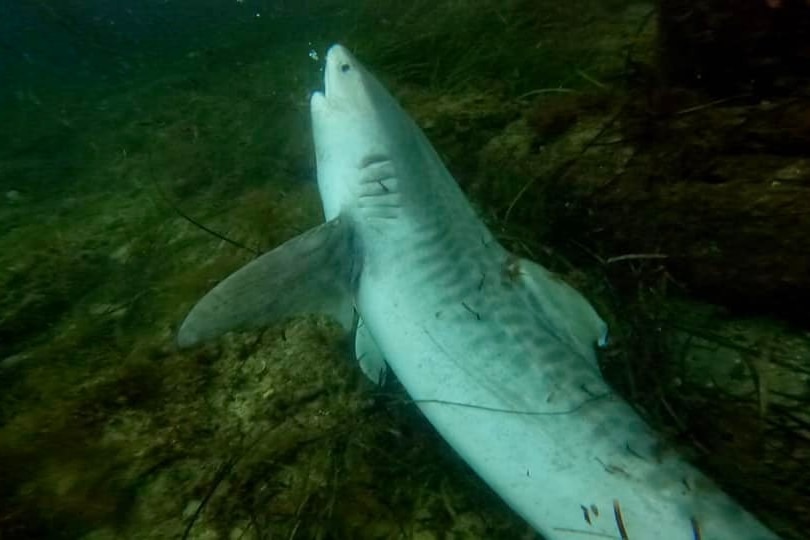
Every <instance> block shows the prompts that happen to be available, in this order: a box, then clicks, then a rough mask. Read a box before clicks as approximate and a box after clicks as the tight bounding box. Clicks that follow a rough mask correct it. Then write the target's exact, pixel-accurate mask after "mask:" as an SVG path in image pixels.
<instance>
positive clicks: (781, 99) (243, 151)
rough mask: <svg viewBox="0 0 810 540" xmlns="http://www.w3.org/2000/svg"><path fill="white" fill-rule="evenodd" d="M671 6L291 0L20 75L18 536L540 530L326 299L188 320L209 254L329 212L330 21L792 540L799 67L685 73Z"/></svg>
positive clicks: (803, 325)
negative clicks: (129, 62) (130, 72)
mask: <svg viewBox="0 0 810 540" xmlns="http://www.w3.org/2000/svg"><path fill="white" fill-rule="evenodd" d="M54 5H56V4H54ZM702 5H703V4H701V6H702ZM654 7H655V6H653V5H648V4H635V3H627V2H620V1H615V2H614V1H611V2H585V1H579V2H574V3H570V4H569V3H564V2H557V3H549V4H546V3H542V4H540V3H537V2H529V1H508V2H497V1H494V0H492V1H490V0H484V1H478V2H466V1H459V2H428V1H427V0H417V1H414V2H408V3H403V2H397V1H394V0H376V1H372V0H368V1H363V2H358V3H357V5H353V6H352V8H351V9H347V8H346V6H345V5H344V4H343V3H341V2H326V1H324V2H301V3H286V4H285V6H284V7H283V9H279V11H278V12H275V13H274V15H273V17H272V18H271V17H266V23H264V24H266V25H267V26H264V27H262V28H261V31H254V32H250V33H246V34H240V33H239V32H234V33H233V34H229V35H224V36H219V37H220V38H222V41H221V42H218V41H213V40H212V41H211V42H209V43H208V44H206V45H203V46H199V47H198V48H197V49H195V50H194V51H192V53H193V54H190V55H187V54H186V52H185V51H183V54H178V55H177V56H174V57H171V54H170V52H166V56H167V58H166V59H165V62H164V63H162V64H160V65H159V66H157V67H155V68H154V70H153V71H149V70H146V71H142V72H141V73H140V74H139V76H138V77H134V78H133V81H132V82H131V83H130V84H129V85H127V86H124V87H121V86H119V87H116V88H114V89H105V88H103V87H98V88H92V89H85V92H84V93H77V92H74V91H73V89H71V91H70V92H67V93H65V94H64V95H62V94H60V93H59V91H58V89H50V90H49V91H38V92H36V93H35V97H36V99H34V98H33V97H31V96H30V95H28V94H25V95H24V96H23V97H21V99H22V101H20V105H19V109H15V110H14V111H10V112H9V114H8V115H7V116H5V119H6V121H7V122H9V123H8V126H9V129H8V130H4V133H3V134H2V137H1V138H0V139H1V140H2V150H0V188H2V193H0V268H1V269H2V271H0V291H1V292H0V537H2V538H4V539H6V538H8V539H32V538H86V539H92V540H97V539H106V538H130V537H146V538H289V539H308V538H321V539H327V538H334V539H338V538H419V539H432V538H488V539H497V538H503V539H510V540H513V539H515V538H534V537H536V535H535V534H534V533H532V532H531V531H530V530H529V529H528V527H527V526H526V525H525V524H524V523H522V522H521V520H520V519H519V518H517V517H515V516H514V515H513V514H512V513H511V512H510V511H509V509H508V508H507V507H506V506H505V505H504V504H503V503H502V502H501V501H500V500H499V499H498V498H497V497H496V496H495V495H494V494H493V493H491V492H490V491H489V490H488V489H487V488H486V487H485V486H484V485H483V484H482V483H481V482H480V481H479V480H478V479H477V478H476V477H475V476H474V475H473V474H472V473H471V472H470V471H469V470H468V469H467V468H466V467H465V466H464V465H463V464H461V463H460V462H459V460H458V459H457V458H456V456H454V454H453V453H452V451H451V450H450V449H449V448H448V447H447V446H446V445H445V444H443V443H442V442H441V440H440V439H439V437H438V436H437V435H436V434H435V433H434V432H433V431H432V430H431V429H430V427H429V425H428V424H427V423H426V422H425V421H424V419H422V418H421V417H420V415H419V414H418V412H417V411H416V409H415V407H414V406H413V404H411V403H409V402H408V400H407V399H406V396H405V394H404V393H403V392H402V391H401V389H400V388H399V387H398V386H397V385H396V383H395V382H392V383H391V384H390V385H389V386H386V387H384V388H382V389H374V388H372V387H371V385H370V384H368V382H367V381H366V380H365V379H364V378H363V377H362V375H360V374H359V372H358V370H357V369H356V366H354V365H353V363H352V362H350V361H348V360H347V358H348V355H347V354H346V350H347V344H346V343H345V342H344V338H343V336H342V335H341V332H340V331H339V330H338V329H337V328H336V327H335V326H334V324H333V323H331V322H330V321H326V320H322V319H315V318H302V319H297V320H294V321H291V322H289V323H287V324H284V325H281V326H278V327H273V328H269V329H267V330H265V331H263V332H255V333H246V334H240V335H233V336H231V337H229V338H227V339H225V340H222V341H221V342H218V343H217V344H214V345H208V346H205V347H202V348H200V349H197V350H193V351H184V352H179V351H177V350H176V349H175V348H174V346H173V343H172V339H173V335H174V332H175V330H176V328H177V325H178V324H179V322H180V321H181V320H182V317H183V315H184V314H185V312H186V311H187V309H188V307H189V306H190V305H191V303H192V302H193V301H194V300H195V299H196V298H197V297H198V296H199V295H200V294H201V293H202V292H203V291H205V290H207V289H208V288H209V287H210V286H211V285H212V284H213V283H214V282H215V281H216V280H217V279H219V278H220V277H221V276H223V275H227V274H228V273H229V272H230V271H232V270H233V269H235V268H237V267H239V266H240V265H242V264H244V263H245V262H246V261H248V260H250V259H251V258H252V257H254V256H255V254H254V253H253V252H252V251H264V250H266V249H268V248H270V247H273V246H275V245H277V244H279V243H281V242H282V241H284V240H286V239H288V238H290V237H292V236H294V235H296V234H298V233H300V232H302V231H304V230H306V229H308V228H309V227H311V226H312V225H314V224H316V223H318V222H319V221H320V220H321V215H320V209H319V204H318V200H317V194H316V192H315V189H314V185H313V184H312V178H313V175H314V164H313V161H312V156H311V151H312V150H311V142H310V134H309V131H308V130H309V127H308V123H309V113H308V102H307V95H308V92H309V91H310V90H312V89H313V88H317V86H318V85H319V83H318V81H319V78H320V74H319V73H318V70H317V65H316V64H314V63H313V62H312V60H310V59H309V58H308V57H307V52H308V50H309V49H310V48H313V49H316V50H318V51H323V48H324V46H325V45H326V44H328V43H331V42H333V41H338V40H340V41H343V42H345V43H346V44H347V45H350V46H351V47H352V49H354V50H356V51H357V53H358V55H362V57H363V58H364V59H367V60H368V62H369V64H370V65H371V67H372V68H373V69H374V71H375V73H377V74H379V75H380V76H381V77H382V78H384V79H385V81H386V84H387V85H388V86H389V87H390V88H391V89H392V90H394V92H395V93H396V94H397V95H398V96H399V97H400V98H401V100H402V101H403V103H404V105H405V106H406V107H407V108H408V110H409V112H411V113H412V115H413V116H414V118H415V119H416V120H417V122H418V123H419V124H420V125H421V126H423V127H424V129H425V131H426V132H427V134H428V136H429V137H430V139H431V141H432V142H433V143H434V145H435V146H436V147H437V149H438V150H439V152H440V153H441V154H442V157H443V159H445V160H446V162H447V163H448V165H449V167H450V169H451V170H452V172H453V173H454V176H456V177H457V178H458V179H459V181H460V182H461V184H462V187H463V188H464V189H465V191H466V192H467V194H468V195H469V197H470V198H471V200H472V201H473V202H474V204H475V205H476V207H477V208H478V209H479V211H480V213H481V215H482V216H484V217H485V219H486V220H487V222H488V224H489V226H490V227H491V228H492V229H493V231H497V234H498V235H499V238H501V240H502V241H503V243H504V244H505V245H508V246H509V247H510V249H512V250H513V251H515V252H516V253H520V254H522V255H526V256H529V257H530V258H533V259H536V260H539V261H541V262H542V263H543V264H544V265H546V266H547V267H549V268H551V269H553V270H555V271H557V272H559V273H560V274H562V275H564V276H565V277H566V279H568V280H570V281H571V282H573V283H575V284H576V285H577V286H578V287H580V288H581V289H583V290H585V291H587V292H588V296H589V298H591V299H593V300H594V302H595V304H596V305H597V306H598V308H599V311H600V313H603V314H604V315H605V316H606V318H607V319H608V322H609V323H610V326H611V329H612V334H613V337H614V341H613V345H612V347H611V349H609V350H608V351H607V353H606V355H605V357H604V358H602V361H601V364H602V368H603V371H604V373H605V374H606V377H607V378H608V379H609V380H610V382H611V383H612V384H614V385H615V386H616V387H618V388H619V389H620V390H621V391H622V393H623V394H624V395H625V396H626V397H627V398H628V399H630V400H631V401H633V402H634V403H636V404H637V405H638V407H639V409H640V410H641V411H642V412H643V413H644V414H645V416H646V417H647V418H648V420H650V421H651V423H653V424H654V425H655V426H657V427H658V428H659V429H660V430H661V431H662V432H664V433H666V434H668V436H669V437H670V438H671V440H672V441H673V443H675V444H676V445H678V447H679V448H681V449H682V450H684V451H685V452H687V453H688V455H689V456H690V457H691V458H692V459H694V460H695V461H696V462H697V463H698V464H699V465H700V466H701V467H702V468H703V469H704V470H706V471H707V472H708V474H709V475H711V476H713V477H714V478H716V479H717V480H718V482H719V483H721V484H722V485H723V487H724V488H725V489H726V490H727V491H729V492H730V493H731V494H732V495H733V496H734V497H735V498H737V499H738V500H740V501H741V502H742V503H743V504H745V505H746V507H747V508H749V509H750V510H752V511H753V512H755V513H756V514H757V515H758V516H759V517H760V518H761V519H763V520H764V521H766V522H767V523H768V524H769V525H770V526H771V527H773V528H774V529H775V530H778V531H779V532H780V533H781V534H783V535H784V536H785V538H796V539H799V538H803V534H805V533H803V531H806V530H807V529H808V528H810V522H808V517H807V516H810V512H808V511H807V510H808V506H810V505H808V501H810V492H808V488H807V486H810V478H808V470H810V450H809V449H810V415H808V407H809V406H810V363H809V362H810V360H808V359H809V358H810V337H808V334H807V330H808V320H807V318H806V310H803V309H801V306H803V305H804V304H806V300H807V299H808V291H810V288H809V287H808V281H807V279H808V278H807V276H810V272H808V268H810V267H809V266H808V264H807V254H808V253H810V251H809V250H807V244H806V241H805V240H804V239H805V238H806V237H807V234H806V233H807V225H808V223H807V216H808V214H807V212H806V210H805V209H804V208H802V206H801V201H803V200H806V199H807V195H808V180H807V179H808V173H807V171H808V170H810V169H808V166H810V162H808V156H807V150H806V148H807V146H806V144H805V143H806V142H807V137H808V129H807V127H808V125H810V124H807V122H806V120H807V118H810V116H808V108H807V96H806V94H803V93H802V90H801V88H803V87H802V86H801V85H800V84H798V83H797V84H793V85H791V84H790V83H791V74H792V73H794V72H792V71H790V70H788V71H787V72H786V73H783V74H782V75H781V77H783V78H784V81H785V82H784V83H783V84H780V85H777V88H778V89H779V92H774V93H769V94H767V95H765V96H764V98H763V96H762V95H760V94H759V93H761V92H763V90H761V89H760V87H757V88H755V89H753V90H752V89H749V88H737V87H735V88H734V89H733V91H732V92H728V93H722V92H721V93H720V94H718V93H717V90H716V89H715V88H710V89H708V90H707V89H705V88H702V87H701V86H700V85H695V84H693V83H692V82H691V81H690V83H689V84H685V83H684V82H681V81H680V80H679V79H677V78H673V77H671V75H668V72H667V71H666V69H667V68H666V63H664V64H660V63H659V56H658V55H659V52H661V51H659V49H658V47H659V45H658V43H660V42H659V41H658V35H659V28H660V26H659V25H660V23H658V22H657V21H656V13H655V12H654V11H653V10H654ZM57 8H59V6H57ZM302 28H305V29H306V28H308V29H309V30H308V31H307V32H302V30H301V29H302ZM270 30H272V31H270ZM309 42H311V44H310V43H309ZM661 46H663V45H661ZM797 54H798V53H797ZM664 56H666V55H664ZM795 76H796V77H799V76H800V74H798V73H796V75H795ZM798 80H801V79H793V82H797V81H798ZM785 88H793V89H794V90H791V91H787V92H786V91H784V89H785ZM744 92H748V95H746V96H744V97H740V98H738V97H736V96H737V94H738V93H744ZM752 92H753V93H752ZM25 96H28V97H25ZM37 101H38V102H40V104H39V105H38V104H37ZM774 126H777V127H774ZM12 192H14V193H12ZM15 193H16V194H15ZM177 209H179V210H181V211H182V212H183V213H185V214H187V215H189V216H192V217H193V218H194V219H195V220H196V221H199V222H200V223H203V224H205V225H206V226H207V227H210V228H212V229H214V230H216V231H217V232H219V233H221V234H223V235H225V236H227V237H228V238H231V239H234V240H237V241H238V242H239V243H241V244H242V245H244V246H246V247H247V248H249V249H241V248H237V247H234V246H232V245H231V244H228V243H227V242H225V241H223V240H221V239H219V238H215V237H212V236H210V235H209V234H207V233H205V232H204V231H201V230H200V229H198V228H197V227H195V226H194V225H192V224H190V223H189V222H188V221H186V220H185V219H183V218H182V217H180V216H179V215H178V213H177V211H176V210H177ZM797 308H798V309H797Z"/></svg>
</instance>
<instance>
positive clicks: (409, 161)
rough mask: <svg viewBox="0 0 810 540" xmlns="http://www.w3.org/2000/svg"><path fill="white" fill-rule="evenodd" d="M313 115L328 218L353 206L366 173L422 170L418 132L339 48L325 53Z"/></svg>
mask: <svg viewBox="0 0 810 540" xmlns="http://www.w3.org/2000/svg"><path fill="white" fill-rule="evenodd" d="M311 113H312V128H313V135H314V140H315V154H316V160H317V167H318V188H319V190H320V194H321V199H322V203H323V208H324V214H325V217H326V219H327V220H329V219H333V218H335V217H337V216H338V215H339V214H340V213H341V212H342V211H345V210H346V209H347V208H350V207H353V206H356V205H357V202H358V199H359V198H360V197H362V195H363V187H362V185H361V184H362V181H361V179H362V178H364V177H366V178H367V177H368V170H370V169H371V170H373V169H374V168H375V167H376V168H381V167H382V168H384V167H385V166H386V165H391V164H393V165H395V166H396V167H398V168H400V167H403V166H404V167H419V166H420V163H419V161H420V158H419V155H420V152H419V151H418V147H419V144H420V140H419V136H420V135H421V132H419V130H418V128H417V127H416V125H415V124H414V123H413V121H412V120H411V119H410V117H409V116H408V115H407V114H406V113H405V112H404V111H403V110H402V109H401V107H400V106H399V104H398V103H397V102H396V100H395V99H394V98H393V97H392V96H391V94H389V93H388V91H387V90H386V89H385V88H384V87H383V86H382V84H380V82H379V81H377V79H376V78H375V77H374V76H373V75H372V74H371V73H369V72H368V70H366V68H365V67H364V66H363V65H362V64H361V63H360V62H359V61H358V60H357V59H356V58H355V57H354V56H353V55H352V54H351V53H350V52H349V51H348V50H347V49H346V48H345V47H343V46H341V45H334V46H332V47H331V48H330V49H329V51H328V53H327V55H326V67H325V69H324V91H323V92H315V93H313V95H312V98H311ZM400 172H404V171H401V170H400ZM383 176H384V175H383ZM390 188H393V186H390ZM384 189H389V186H385V188H384Z"/></svg>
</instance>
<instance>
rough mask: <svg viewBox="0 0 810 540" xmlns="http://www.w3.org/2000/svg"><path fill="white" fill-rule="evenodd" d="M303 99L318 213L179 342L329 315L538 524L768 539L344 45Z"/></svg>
mask: <svg viewBox="0 0 810 540" xmlns="http://www.w3.org/2000/svg"><path fill="white" fill-rule="evenodd" d="M324 79H325V91H324V92H323V93H320V92H316V93H314V94H313V96H312V99H311V112H312V125H313V133H314V138H315V147H316V158H317V166H318V186H319V191H320V194H321V199H322V203H323V208H324V215H325V218H326V222H325V223H324V224H323V225H321V226H319V227H317V228H315V229H312V230H310V231H308V232H306V233H304V234H303V235H301V236H298V237H296V238H293V239H292V240H290V241H288V242H286V243H285V244H283V245H282V246H280V247H278V248H276V249H275V250H273V251H271V252H269V253H267V254H265V255H263V256H262V257H260V258H258V259H256V260H255V261H252V262H251V263H249V264H248V265H247V266H245V267H244V268H242V269H240V270H239V271H237V272H236V273H234V274H233V275H231V276H230V277H228V278H227V279H225V280H224V281H223V282H222V283H220V284H219V285H218V286H217V287H215V288H214V289H213V290H212V291H211V292H210V293H208V295H206V296H205V297H204V298H203V299H202V300H201V301H200V302H199V303H198V304H197V305H196V306H195V307H194V308H193V309H192V311H191V312H190V313H189V315H188V317H187V318H186V320H185V321H184V323H183V325H182V327H181V329H180V331H179V334H178V342H179V343H180V344H181V345H192V344H195V343H197V342H200V341H203V340H206V339H212V338H214V337H216V336H218V335H220V334H222V333H224V332H226V331H228V330H232V329H236V328H244V327H249V326H258V325H264V324H268V323H271V322H273V321H276V320H279V319H280V318H283V317H286V316H289V315H291V314H295V313H301V312H322V313H329V314H331V315H333V316H335V317H336V318H337V319H338V320H339V321H341V322H342V323H343V324H344V326H346V327H347V328H351V327H352V319H353V318H354V317H355V313H356V314H357V316H359V324H356V325H354V328H356V336H355V343H356V347H355V349H356V354H357V357H358V360H359V361H360V364H361V367H362V368H363V371H364V372H366V374H367V375H369V376H370V377H371V378H372V379H373V380H375V381H379V380H380V379H381V377H382V376H383V374H384V372H385V369H386V365H388V366H390V368H391V369H392V370H393V372H394V373H395V374H396V376H397V377H398V378H399V380H400V381H401V382H402V384H403V386H404V387H405V389H406V390H407V391H408V393H409V395H410V396H411V398H412V399H413V400H414V402H415V403H416V404H417V405H418V406H419V408H420V409H421V411H422V412H423V413H424V415H425V416H426V417H427V418H428V419H429V420H430V422H431V423H432V424H433V425H434V426H435V427H436V429H437V430H438V431H439V433H441V435H442V436H443V437H444V438H445V440H446V441H447V442H448V443H449V444H450V445H451V446H452V447H453V448H454V449H455V450H456V452H458V454H459V455H460V456H461V457H462V458H463V459H464V460H465V461H466V462H467V463H468V464H469V465H470V466H471V467H472V468H473V469H474V470H475V471H476V472H477V473H478V474H479V475H480V476H481V478H483V479H484V480H485V481H486V482H487V483H488V484H489V485H490V486H491V487H492V488H493V489H494V490H495V491H496V492H497V493H498V494H499V495H500V496H501V497H502V498H503V499H504V500H505V501H506V502H507V503H508V504H509V505H510V506H511V507H512V508H513V509H514V510H515V511H516V512H518V513H519V514H520V515H521V516H522V517H523V518H525V519H526V520H527V521H528V522H529V523H530V524H531V525H532V526H533V527H534V528H535V529H536V530H537V531H538V532H540V533H541V534H542V535H543V536H544V537H545V538H547V539H548V540H576V539H579V538H583V539H584V538H608V539H611V538H612V539H616V540H625V539H628V540H636V539H645V540H648V539H661V540H732V539H734V540H769V539H776V538H778V537H777V536H776V535H775V534H774V533H773V532H771V531H769V530H768V529H767V528H765V527H764V526H763V525H762V524H760V522H758V521H757V520H756V518H754V517H753V516H752V515H751V514H749V513H748V512H746V511H745V510H743V509H742V508H741V507H740V506H739V505H738V504H737V503H735V502H734V501H733V500H732V499H730V498H729V497H728V496H727V495H726V494H724V493H723V492H722V491H721V490H719V489H718V488H717V487H716V486H715V485H714V484H713V483H712V482H711V481H710V480H708V479H707V478H706V477H705V476H703V475H702V474H701V473H700V472H699V471H697V470H696V469H695V468H693V467H692V466H691V465H689V464H688V463H687V462H686V461H684V460H683V459H681V458H680V457H678V456H677V455H675V454H674V453H672V452H661V441H660V439H659V438H658V437H657V436H656V435H655V434H654V433H653V432H652V431H651V430H650V429H649V428H648V426H647V425H646V424H645V423H644V421H643V420H642V419H641V418H640V417H639V416H638V414H637V413H636V412H635V411H634V410H633V409H632V407H631V406H630V405H629V404H627V403H626V402H625V401H624V400H622V399H621V398H620V397H618V396H617V395H616V394H615V393H613V392H612V391H611V389H610V388H609V387H608V385H607V384H606V383H605V381H604V380H603V378H602V376H601V373H600V371H599V367H598V364H597V361H596V356H595V350H594V348H595V346H596V345H597V343H599V342H602V341H604V339H605V336H606V327H605V324H604V322H603V321H602V320H601V319H600V317H599V316H598V315H597V314H596V312H595V311H594V309H593V308H592V307H591V305H590V304H589V303H588V302H587V301H586V300H585V299H584V298H583V297H582V296H581V295H580V294H579V293H578V292H577V291H575V290H574V289H573V288H571V287H570V286H568V285H567V284H565V283H564V282H562V281H560V280H559V279H558V278H556V277H555V276H554V275H552V274H551V273H550V272H548V271H547V270H545V269H544V268H542V267H541V266H539V265H537V264H535V263H533V262H531V261H528V260H525V259H521V258H519V257H517V256H515V255H513V254H511V253H510V252H508V251H507V250H506V249H505V248H503V247H502V246H501V245H500V244H499V243H498V242H497V240H496V239H495V238H494V237H493V235H492V234H491V233H490V231H489V230H488V229H487V227H486V226H485V225H484V223H483V222H482V221H481V220H480V219H479V218H478V217H477V216H476V214H475V212H474V210H473V209H472V207H471V206H470V204H469V202H468V201H467V199H466V198H465V196H464V194H463V192H462V191H461V189H460V188H459V187H458V185H457V183H456V182H455V180H454V179H453V178H452V176H451V175H450V174H449V172H448V171H447V170H446V168H445V167H444V165H443V164H442V162H441V160H440V158H439V157H438V155H437V154H436V152H435V151H434V149H433V147H432V146H431V144H430V143H429V141H428V140H427V138H426V137H425V136H424V134H423V133H422V131H421V130H420V129H419V128H418V127H417V126H416V124H415V123H414V122H413V120H412V119H411V118H410V117H409V116H408V114H407V113H406V112H404V111H403V110H402V109H401V108H400V106H399V105H398V104H397V102H396V101H395V100H394V98H393V97H392V96H391V95H390V94H389V93H388V92H387V91H386V90H385V88H384V87H383V86H382V85H381V84H380V83H379V82H378V81H377V79H376V78H374V77H373V76H372V75H371V74H370V73H369V72H368V71H367V70H366V69H365V68H364V67H363V66H362V65H361V64H360V63H359V62H358V61H357V60H356V59H355V58H354V57H353V56H352V55H351V54H350V53H349V52H348V51H347V50H346V49H345V48H343V47H341V46H339V45H335V46H333V47H332V48H331V49H330V50H329V52H328V54H327V58H326V68H325V75H324Z"/></svg>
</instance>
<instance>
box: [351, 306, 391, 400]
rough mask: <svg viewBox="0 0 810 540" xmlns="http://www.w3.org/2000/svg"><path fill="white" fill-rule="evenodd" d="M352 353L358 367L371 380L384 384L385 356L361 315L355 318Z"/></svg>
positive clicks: (386, 370) (386, 367)
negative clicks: (355, 327) (355, 328)
mask: <svg viewBox="0 0 810 540" xmlns="http://www.w3.org/2000/svg"><path fill="white" fill-rule="evenodd" d="M354 354H355V356H356V357H357V363H358V364H360V369H361V370H362V371H363V373H364V374H365V376H366V377H368V379H369V380H370V381H371V382H373V383H374V384H376V385H379V386H382V385H383V384H385V376H386V374H387V372H388V366H387V364H386V363H385V357H384V356H383V353H382V351H381V350H380V347H379V346H378V345H377V342H376V341H375V340H374V336H372V335H371V332H369V330H368V327H367V326H366V325H365V324H364V323H363V318H362V317H360V318H359V319H358V320H357V331H356V333H355V337H354Z"/></svg>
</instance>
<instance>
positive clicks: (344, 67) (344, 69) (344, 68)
mask: <svg viewBox="0 0 810 540" xmlns="http://www.w3.org/2000/svg"><path fill="white" fill-rule="evenodd" d="M350 69H352V67H351V66H350V65H349V64H341V65H340V71H342V72H343V73H346V72H347V71H349V70H350Z"/></svg>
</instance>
